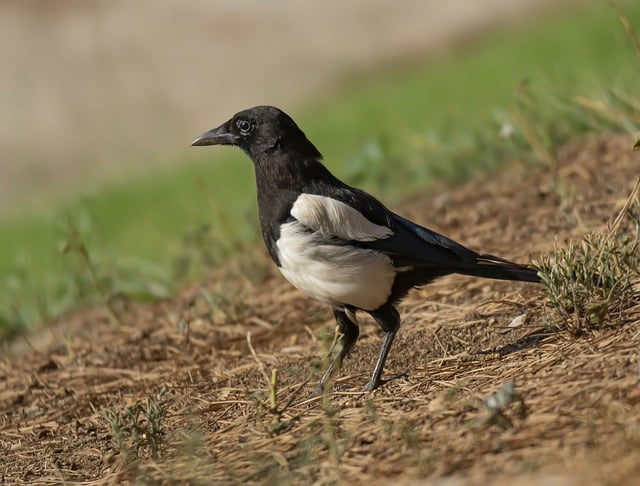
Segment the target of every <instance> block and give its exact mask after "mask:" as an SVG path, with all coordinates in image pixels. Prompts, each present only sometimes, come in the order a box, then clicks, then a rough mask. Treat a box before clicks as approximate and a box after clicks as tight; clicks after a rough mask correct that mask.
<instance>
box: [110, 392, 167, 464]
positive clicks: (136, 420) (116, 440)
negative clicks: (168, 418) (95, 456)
mask: <svg viewBox="0 0 640 486" xmlns="http://www.w3.org/2000/svg"><path fill="white" fill-rule="evenodd" d="M165 415H166V410H165V409H164V407H163V406H162V405H160V404H159V403H158V402H157V401H156V400H155V399H154V398H152V397H148V398H147V401H146V403H144V404H142V403H136V404H135V405H134V406H132V407H125V408H124V410H115V409H112V410H107V411H106V412H105V414H104V417H105V419H106V420H107V423H108V424H109V428H110V429H111V433H112V437H111V440H112V444H113V447H114V449H116V450H117V451H118V452H119V453H120V454H122V455H123V456H124V458H125V461H126V462H127V463H130V462H132V461H134V460H135V459H137V458H138V457H140V451H141V449H142V448H143V447H148V449H149V453H150V454H151V457H152V458H154V459H157V458H158V457H160V453H161V450H162V445H163V439H164V435H165V433H164V424H163V421H164V417H165Z"/></svg>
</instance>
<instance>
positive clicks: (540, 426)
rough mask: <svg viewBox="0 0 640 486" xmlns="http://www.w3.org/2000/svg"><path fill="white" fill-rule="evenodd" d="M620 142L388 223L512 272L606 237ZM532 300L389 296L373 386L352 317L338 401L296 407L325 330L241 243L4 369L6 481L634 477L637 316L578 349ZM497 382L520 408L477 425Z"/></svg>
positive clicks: (639, 428) (413, 205) (614, 139)
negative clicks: (238, 250)
mask: <svg viewBox="0 0 640 486" xmlns="http://www.w3.org/2000/svg"><path fill="white" fill-rule="evenodd" d="M632 145H633V140H632V139H631V137H629V136H619V135H617V136H613V135H610V136H602V137H600V138H598V139H591V140H587V141H583V142H580V143H574V144H571V145H569V146H567V147H565V148H563V149H562V150H561V151H560V153H559V162H558V165H557V167H555V168H541V167H537V168H531V167H525V166H524V165H523V164H520V163H518V162H517V161H516V162H514V163H513V164H511V165H510V166H509V167H508V168H507V169H505V170H504V171H502V173H500V174H496V175H495V176H492V177H490V178H485V179H484V180H481V181H475V182H471V183H468V184H466V185H463V186H462V187H454V188H440V189H438V190H434V191H432V193H431V194H429V195H428V196H424V197H422V198H419V199H416V200H413V201H409V202H407V203H406V204H405V205H403V206H401V207H399V208H397V209H398V210H400V211H401V212H402V213H404V214H406V215H407V216H409V217H411V218H413V219H415V220H417V221H419V222H422V223H425V224H429V225H430V226H432V227H434V228H435V229H438V230H440V231H443V232H445V233H446V234H449V235H451V236H452V237H454V238H456V239H458V240H460V241H462V242H465V243H467V244H468V245H470V246H471V247H473V248H478V249H482V250H484V251H488V252H491V253H494V254H498V255H502V256H505V257H509V258H512V259H515V260H520V261H527V260H528V259H529V258H530V257H535V256H536V255H539V254H541V253H545V252H550V251H551V250H552V249H553V248H554V245H555V244H556V241H557V242H558V244H564V242H566V241H567V240H569V239H573V240H578V239H580V237H581V236H582V235H583V234H585V233H586V232H588V231H590V230H604V229H605V228H606V225H607V222H610V221H611V220H612V218H613V217H614V216H615V214H616V213H617V211H619V210H620V208H621V207H622V206H623V204H624V202H625V199H626V197H627V195H628V194H629V193H630V191H631V188H632V186H633V183H634V180H635V178H636V176H637V174H638V163H639V162H640V154H638V153H637V152H636V153H634V152H632V150H631V147H632ZM436 223H437V225H436ZM545 301H546V300H545V293H544V291H543V288H542V287H541V286H538V285H533V284H515V283H510V282H497V281H490V280H482V279H472V278H466V277H459V276H451V277H447V278H444V279H442V280H440V281H438V282H437V283H435V284H433V285H430V286H427V287H425V288H423V289H420V290H415V291H413V292H412V293H411V294H410V296H409V298H408V299H407V300H406V301H405V302H404V303H403V304H402V306H401V314H402V318H403V326H402V329H401V332H400V335H399V338H398V339H397V341H396V343H395V345H394V348H393V349H392V352H391V355H390V358H389V361H388V365H387V368H386V373H385V379H387V380H388V382H387V383H386V384H385V385H384V386H383V387H382V388H380V389H378V390H376V391H375V392H373V393H366V394H361V393H358V392H357V391H356V390H358V389H359V387H360V386H362V385H363V384H364V383H365V382H366V380H367V377H368V374H369V372H370V370H371V368H372V365H373V362H374V359H375V356H376V354H377V351H378V348H379V345H380V340H381V337H380V333H379V331H378V330H377V328H376V326H375V325H374V324H373V323H372V322H370V321H368V320H366V319H362V321H363V322H362V323H361V330H362V334H361V338H360V340H359V342H358V344H357V346H356V348H355V350H354V352H353V353H352V355H351V357H350V358H349V359H348V361H347V362H346V363H345V366H344V368H343V370H342V373H341V375H340V378H339V384H340V385H341V386H342V388H340V389H341V390H342V391H335V392H334V393H332V394H331V395H330V396H328V395H327V396H325V397H320V398H317V399H310V400H301V399H304V398H305V397H307V395H308V394H309V393H310V392H311V391H312V388H313V384H312V381H310V382H308V381H307V380H308V379H309V378H310V377H311V380H314V379H316V378H317V373H318V371H319V369H320V368H321V367H322V366H323V363H322V361H323V359H322V357H323V356H325V355H326V350H327V348H328V345H329V344H328V341H330V339H331V337H332V332H333V322H332V319H331V316H330V315H329V312H328V310H327V309H326V308H324V307H323V306H321V305H319V304H317V303H315V302H312V301H310V300H308V299H306V298H305V297H303V296H302V295H301V294H299V293H298V292H297V291H296V290H294V289H292V288H291V286H290V285H289V284H288V283H286V282H285V281H284V280H283V279H282V278H281V277H280V276H278V275H277V274H276V272H275V271H274V269H273V267H272V266H271V265H270V264H269V263H268V262H267V261H266V257H265V252H264V251H263V250H262V249H261V248H260V249H254V250H248V251H247V252H245V254H244V255H243V256H242V257H240V258H239V259H238V260H237V261H234V262H231V263H229V265H228V266H227V267H226V268H224V269H221V270H220V271H219V272H218V273H216V274H214V275H212V276H211V277H210V278H209V279H207V280H206V281H204V282H201V283H199V284H197V285H193V286H191V287H190V288H188V289H185V290H184V291H183V292H182V293H180V294H179V295H176V296H175V297H174V298H171V299H169V300H166V301H163V302H158V303H155V304H140V303H118V306H117V308H116V309H115V310H116V312H117V314H118V319H119V321H120V322H119V324H116V323H114V322H113V320H112V318H110V316H109V314H108V313H107V312H106V311H105V309H103V308H96V309H89V310H86V311H84V312H79V313H76V314H74V315H70V316H68V317H66V318H64V319H61V320H60V322H58V323H55V324H52V325H51V326H50V328H49V329H48V330H46V331H43V333H42V334H41V335H40V337H39V338H35V337H34V338H33V339H31V340H30V341H29V340H24V341H23V342H22V345H24V343H27V342H30V343H32V344H31V345H30V346H31V347H30V348H28V347H27V348H26V349H22V351H21V352H20V353H19V354H14V355H11V354H9V355H7V356H5V357H4V358H3V359H2V363H1V365H0V481H2V482H3V483H13V482H39V483H61V482H63V481H80V482H87V483H89V484H120V483H122V482H126V481H136V482H160V483H166V484H171V483H175V482H184V483H192V484H196V483H214V482H216V483H222V484H235V483H266V482H269V483H274V482H275V483H279V484H288V483H296V484H299V483H320V484H324V483H333V482H341V481H342V482H344V483H347V484H349V483H364V482H368V483H374V484H384V483H389V482H391V481H394V482H400V483H404V484H418V483H420V484H423V481H424V484H446V485H450V484H455V485H457V484H487V483H490V484H514V483H515V482H516V481H517V483H518V484H557V485H565V484H567V485H569V484H570V485H574V484H576V485H577V484H637V480H638V479H637V478H638V477H640V454H639V452H640V451H639V449H640V319H639V318H638V312H637V310H636V311H633V310H632V312H631V313H629V315H628V316H626V318H625V319H624V321H625V322H626V324H625V325H623V326H620V327H616V328H605V329H602V330H599V331H597V332H593V333H589V334H586V335H583V336H579V337H574V336H571V335H569V334H567V333H564V332H555V333H554V332H550V331H548V330H546V329H547V328H545V325H544V316H545V315H546V314H547V313H548V309H547V306H546V305H545ZM519 316H526V321H524V322H523V321H522V319H517V320H514V319H515V318H517V317H519ZM248 334H250V336H251V343H252V348H253V350H254V352H253V353H252V352H251V349H250V347H249V345H248V340H247V336H248ZM327 337H328V338H327ZM18 344H20V343H18ZM273 370H277V372H278V375H277V377H278V382H277V384H275V385H270V382H271V378H272V372H273ZM509 382H515V383H516V387H517V388H516V391H517V392H518V393H519V395H520V397H521V398H522V400H523V402H524V405H525V407H526V408H524V409H523V408H522V404H521V403H514V404H512V405H511V406H509V407H507V408H506V409H505V410H504V412H503V415H502V416H496V417H494V418H495V419H496V420H494V421H491V420H490V417H489V415H488V412H486V411H485V409H484V407H483V404H482V403H483V402H482V400H483V399H484V398H486V397H487V396H489V395H491V394H492V393H495V392H496V391H498V390H499V389H501V387H503V386H504V385H505V384H506V383H509ZM348 386H351V388H349V387H348ZM270 390H273V391H275V395H274V396H271V395H270ZM273 405H275V407H273ZM274 409H275V411H274ZM522 412H524V413H522ZM494 422H495V423H494Z"/></svg>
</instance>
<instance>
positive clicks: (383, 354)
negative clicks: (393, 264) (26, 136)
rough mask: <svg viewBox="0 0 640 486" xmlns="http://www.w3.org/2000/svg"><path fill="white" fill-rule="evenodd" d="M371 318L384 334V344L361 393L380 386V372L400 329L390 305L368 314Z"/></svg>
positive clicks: (393, 309) (395, 312)
mask: <svg viewBox="0 0 640 486" xmlns="http://www.w3.org/2000/svg"><path fill="white" fill-rule="evenodd" d="M369 314H371V316H372V317H373V318H374V319H375V320H376V322H377V323H378V325H379V326H380V327H381V328H382V330H383V331H385V332H386V334H385V336H384V342H383V343H382V347H381V348H380V354H379V355H378V360H377V361H376V365H375V366H374V367H373V373H372V374H371V378H370V379H369V383H367V384H366V385H365V387H364V388H363V389H362V391H371V390H375V389H376V388H378V386H380V383H381V377H382V370H383V369H384V363H385V362H386V361H387V356H388V355H389V350H390V349H391V345H392V344H393V339H394V338H395V337H396V333H397V332H398V329H399V328H400V314H398V311H397V310H396V309H395V307H393V306H392V305H390V304H388V305H384V306H382V307H380V308H378V309H376V310H375V311H373V312H370V313H369Z"/></svg>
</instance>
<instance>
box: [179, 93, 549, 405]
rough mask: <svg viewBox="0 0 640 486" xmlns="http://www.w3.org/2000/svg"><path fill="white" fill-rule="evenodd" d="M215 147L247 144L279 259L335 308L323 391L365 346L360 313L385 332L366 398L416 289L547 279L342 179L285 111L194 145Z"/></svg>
mask: <svg viewBox="0 0 640 486" xmlns="http://www.w3.org/2000/svg"><path fill="white" fill-rule="evenodd" d="M207 145H231V146H237V147H239V148H241V149H242V150H243V151H244V152H245V154H246V155H247V156H248V157H249V158H250V159H251V161H252V162H253V167H254V173H255V180H256V189H257V203H258V215H259V219H260V228H261V231H262V236H263V239H264V243H265V245H266V248H267V251H268V252H269V255H270V257H271V259H272V260H273V262H274V263H275V264H276V266H277V267H278V268H279V270H280V272H281V273H282V275H283V276H284V277H285V278H286V279H287V280H288V281H289V282H290V283H291V284H293V286H295V287H297V288H298V289H299V290H301V291H302V292H304V293H305V294H307V295H308V296H310V297H312V298H314V299H316V300H318V301H321V302H323V303H325V304H328V305H329V306H331V308H332V310H333V315H334V317H335V321H336V325H337V328H338V331H339V333H340V341H341V347H340V350H339V351H338V352H337V353H336V354H335V356H334V357H333V358H332V359H331V361H330V363H329V365H328V367H327V369H326V371H324V373H323V374H322V377H321V378H320V381H319V383H318V385H317V387H316V391H317V392H318V393H320V392H322V391H323V390H325V389H326V388H325V387H326V386H328V383H329V380H330V379H331V378H332V377H333V376H334V374H335V373H337V372H338V370H339V369H340V366H341V364H342V363H343V361H344V360H345V358H346V357H347V356H348V354H349V352H350V351H351V350H352V348H353V346H354V345H355V344H356V341H357V339H358V335H359V328H358V323H357V319H356V314H357V313H358V312H365V313H368V314H369V315H370V316H371V317H373V319H374V320H375V322H376V323H377V324H378V325H379V326H380V328H381V329H382V330H383V331H384V340H383V343H382V346H381V348H380V351H379V354H378V357H377V360H376V362H375V365H374V367H373V371H372V373H371V376H370V378H369V381H368V382H367V384H366V385H365V386H364V388H363V389H362V391H363V392H365V391H371V390H374V389H376V388H377V387H379V386H380V385H381V384H382V383H383V381H382V373H383V370H384V365H385V362H386V360H387V356H388V355H389V351H390V349H391V347H392V344H393V341H394V339H395V337H396V335H397V333H398V330H399V328H400V314H399V312H398V310H397V305H398V303H399V302H400V301H401V300H402V298H403V297H405V295H406V294H407V293H408V292H409V291H410V290H411V289H412V288H414V287H420V286H423V285H426V284H429V283H431V282H433V281H434V280H435V279H437V278H438V277H442V276H444V275H448V274H462V275H470V276H475V277H485V278H492V279H501V280H515V281H524V282H534V283H535V282H540V277H539V275H538V273H537V270H536V269H535V268H534V267H533V266H531V265H521V264H517V263H513V262H511V261H508V260H505V259H503V258H499V257H496V256H493V255H489V254H481V253H477V252H475V251H473V250H470V249H468V248H466V247H465V246H463V245H461V244H459V243H457V242H455V241H453V240H452V239H449V238H447V237H446V236H444V235H441V234H439V233H437V232H435V231H433V230H430V229H428V228H426V227H423V226H420V225H419V224H416V223H414V222H412V221H410V220H408V219H406V218H403V217H402V216H400V215H398V214H396V213H394V212H393V211H391V210H389V209H387V207H385V206H384V205H383V204H382V203H381V202H380V201H378V199H376V198H375V197H374V196H371V195H370V194H368V193H366V192H364V191H363V190H360V189H358V188H355V187H351V186H349V185H348V184H346V183H344V182H342V181H341V180H339V179H338V178H337V177H336V176H334V175H333V174H332V173H331V172H330V171H329V170H328V169H327V167H326V166H325V165H324V164H323V162H322V161H323V157H322V155H321V153H320V152H319V151H318V149H317V148H316V147H315V146H314V145H313V143H312V142H311V141H309V139H308V138H307V136H306V135H305V134H304V132H303V131H302V130H301V129H300V128H299V127H298V125H297V124H296V123H295V121H294V120H293V119H292V118H291V117H290V116H289V115H287V114H286V113H285V112H284V111H282V110H280V109H279V108H276V107H274V106H268V105H261V106H254V107H253V108H249V109H246V110H243V111H240V112H238V113H236V114H235V115H233V117H231V118H230V119H229V120H228V121H226V122H225V123H223V124H222V125H220V126H219V127H217V128H214V129H212V130H209V131H207V132H205V133H203V134H202V135H200V136H199V137H198V138H196V139H195V140H194V141H193V142H192V143H191V146H207Z"/></svg>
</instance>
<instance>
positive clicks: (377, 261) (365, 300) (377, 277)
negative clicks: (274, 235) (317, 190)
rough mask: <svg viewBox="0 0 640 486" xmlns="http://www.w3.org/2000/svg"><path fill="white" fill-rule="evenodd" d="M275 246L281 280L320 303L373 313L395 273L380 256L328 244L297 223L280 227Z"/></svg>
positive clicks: (386, 297) (346, 246)
mask: <svg viewBox="0 0 640 486" xmlns="http://www.w3.org/2000/svg"><path fill="white" fill-rule="evenodd" d="M277 247H278V257H279V259H280V271H281V272H282V274H283V275H284V277H285V278H286V279H287V280H288V281H289V282H291V283H292V284H293V285H294V286H295V287H297V288H298V289H300V290H301V291H303V292H305V293H306V294H308V295H310V296H311V297H313V298H315V299H318V300H320V301H322V302H326V303H328V304H331V305H333V306H343V305H351V306H354V307H357V308H359V309H364V310H374V309H377V308H378V307H380V306H381V305H382V304H384V303H385V302H386V301H387V299H388V297H389V294H390V293H391V287H392V285H393V281H394V279H395V275H396V272H395V269H394V267H393V263H392V262H391V259H389V257H387V256H386V255H384V254H382V253H378V252H376V251H373V250H367V249H362V248H354V247H352V246H350V245H344V246H341V245H336V244H332V240H331V238H328V237H326V236H323V235H321V234H320V233H318V232H315V233H310V232H308V230H306V228H305V227H304V226H302V225H301V224H300V223H299V222H297V221H293V222H291V223H287V224H285V225H283V226H282V227H281V230H280V238H279V239H278V242H277Z"/></svg>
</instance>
